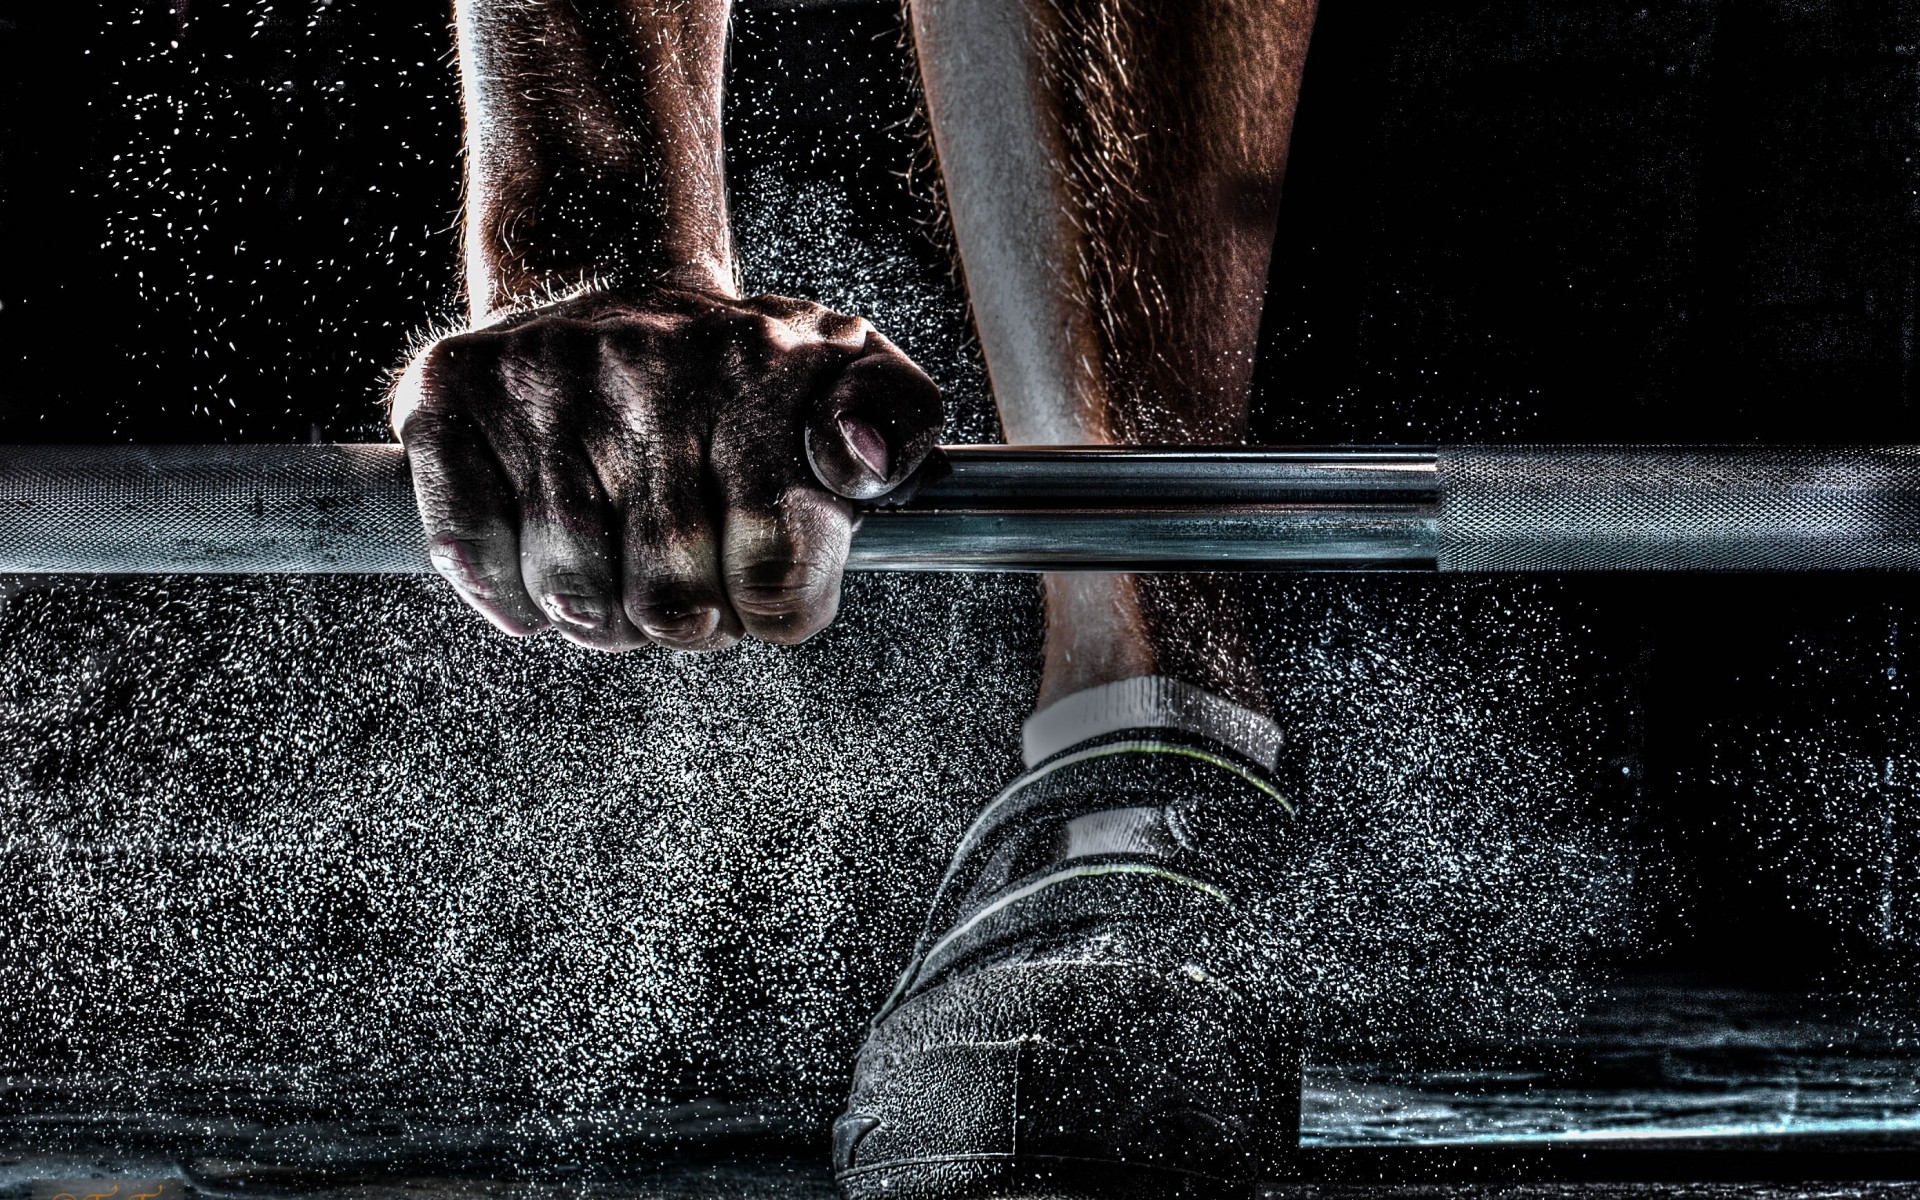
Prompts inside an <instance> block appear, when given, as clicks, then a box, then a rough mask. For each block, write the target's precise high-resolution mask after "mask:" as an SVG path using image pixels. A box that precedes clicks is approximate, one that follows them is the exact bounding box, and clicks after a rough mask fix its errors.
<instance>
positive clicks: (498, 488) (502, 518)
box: [403, 407, 547, 637]
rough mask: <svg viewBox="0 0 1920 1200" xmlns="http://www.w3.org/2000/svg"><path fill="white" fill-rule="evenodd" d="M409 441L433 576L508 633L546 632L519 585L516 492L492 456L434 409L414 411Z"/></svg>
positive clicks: (407, 430)
mask: <svg viewBox="0 0 1920 1200" xmlns="http://www.w3.org/2000/svg"><path fill="white" fill-rule="evenodd" d="M403 435H404V437H405V441H406V447H407V461H408V463H409V464H410V465H411V467H412V470H413V491H414V497H415V499H416V500H417V502H418V503H419V506H420V521H421V524H422V526H423V527H424V528H425V529H426V534H427V555H428V558H429V559H430V560H431V561H432V563H433V566H434V569H435V570H437V571H438V572H440V574H441V575H442V576H443V577H444V578H445V579H446V580H447V582H449V583H451V584H452V585H453V587H454V590H455V591H456V592H458V593H459V595H460V598H461V599H463V600H465V601H466V602H467V604H468V605H470V606H471V607H472V608H473V609H474V610H475V611H477V612H479V613H480V614H481V615H482V616H484V617H486V618H487V620H489V621H491V622H493V624H494V626H495V627H496V628H498V629H500V630H501V631H502V632H504V633H509V634H512V635H513V636H515V637H524V636H525V635H527V634H530V633H533V632H536V631H537V630H540V629H543V628H545V627H546V624H547V619H546V616H545V614H543V613H542V612H541V611H540V609H539V607H538V606H536V605H535V604H534V602H533V599H532V597H531V596H529V595H528V594H527V589H526V586H525V584H524V583H523V582H522V581H521V578H520V538H519V531H518V528H517V524H518V523H517V521H516V520H515V519H514V506H513V500H512V496H513V493H512V489H511V488H510V487H509V486H508V484H507V481H506V478H505V476H504V475H503V474H502V472H501V470H500V464H499V463H498V462H497V461H496V460H495V458H494V456H493V454H492V452H491V451H490V450H488V449H487V448H486V446H485V445H484V444H482V443H481V441H480V440H479V438H478V437H476V436H474V435H472V434H471V432H470V431H468V430H466V429H463V428H459V427H457V426H456V423H455V422H453V421H451V420H448V419H446V418H444V417H441V416H440V415H438V414H437V413H434V412H432V411H431V410H430V409H427V408H420V407H416V408H415V409H414V410H413V412H412V413H411V414H410V415H409V416H408V418H407V420H406V422H405V426H404V430H403Z"/></svg>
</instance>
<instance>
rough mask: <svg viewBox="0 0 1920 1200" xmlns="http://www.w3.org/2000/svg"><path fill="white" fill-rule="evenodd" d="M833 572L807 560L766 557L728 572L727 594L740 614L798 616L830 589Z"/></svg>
mask: <svg viewBox="0 0 1920 1200" xmlns="http://www.w3.org/2000/svg"><path fill="white" fill-rule="evenodd" d="M833 579H834V576H833V572H832V571H831V569H830V568H828V567H827V566H826V565H825V564H822V563H817V562H813V561H809V560H807V559H766V560H762V561H760V562H754V563H749V564H746V565H743V566H741V567H737V568H735V569H734V570H732V571H730V572H728V576H727V594H728V595H729V596H730V597H732V599H733V606H734V608H735V609H737V610H739V612H740V613H741V615H742V616H746V615H748V614H751V615H753V616H756V617H790V616H798V615H801V614H803V613H806V612H808V611H809V610H811V609H812V608H814V607H816V606H817V605H818V604H819V603H820V602H821V600H822V598H823V597H824V596H825V594H826V593H827V592H828V591H829V590H830V589H831V588H832V585H833Z"/></svg>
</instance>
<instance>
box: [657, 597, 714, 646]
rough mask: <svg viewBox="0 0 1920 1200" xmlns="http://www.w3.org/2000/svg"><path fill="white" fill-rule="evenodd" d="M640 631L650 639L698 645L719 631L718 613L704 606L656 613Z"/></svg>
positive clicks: (709, 639) (710, 638)
mask: <svg viewBox="0 0 1920 1200" xmlns="http://www.w3.org/2000/svg"><path fill="white" fill-rule="evenodd" d="M641 631H642V632H643V633H645V634H646V635H647V636H648V637H651V638H659V639H662V640H664V641H670V642H688V643H692V644H695V645H699V644H702V643H705V642H708V641H711V640H712V639H713V635H714V634H716V633H718V632H719V631H720V612H719V610H718V609H714V608H708V607H705V606H701V607H699V608H688V609H681V610H677V611H668V612H658V613H655V614H653V617H652V619H651V620H649V621H647V622H646V623H645V624H643V625H642V626H641Z"/></svg>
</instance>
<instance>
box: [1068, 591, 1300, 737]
mask: <svg viewBox="0 0 1920 1200" xmlns="http://www.w3.org/2000/svg"><path fill="white" fill-rule="evenodd" d="M1044 588H1045V597H1046V613H1047V636H1046V651H1045V655H1044V666H1043V668H1042V671H1041V676H1040V695H1039V699H1038V701H1037V704H1036V707H1037V708H1046V707H1048V706H1049V705H1052V704H1054V703H1057V702H1058V701H1060V700H1062V699H1065V698H1066V697H1068V696H1072V695H1074V694H1076V693H1080V692H1084V691H1087V690H1088V689H1090V688H1097V687H1100V686H1102V685H1105V684H1110V683H1116V682H1119V681H1122V680H1128V679H1137V678H1141V677H1143V676H1162V677H1168V678H1172V679H1177V680H1179V681H1181V682H1182V683H1184V684H1188V685H1190V686H1192V687H1194V688H1199V689H1204V690H1205V691H1208V692H1211V693H1213V694H1214V695H1216V696H1219V697H1221V698H1222V699H1225V700H1227V701H1230V702H1232V703H1233V704H1235V705H1238V706H1239V707H1241V708H1244V709H1247V710H1249V711H1251V712H1255V713H1258V714H1260V715H1262V716H1271V715H1272V711H1273V702H1272V699H1271V697H1270V696H1269V695H1268V693H1267V689H1266V685H1265V682H1264V681H1263V680H1262V679H1261V677H1260V672H1259V668H1258V662H1257V658H1256V655H1255V654H1254V650H1253V641H1252V638H1251V637H1250V636H1249V635H1248V632H1247V621H1246V618H1245V613H1244V609H1243V606H1242V604H1241V600H1240V595H1239V592H1238V590H1237V585H1236V583H1235V581H1233V580H1232V579H1230V578H1228V577H1223V576H1204V575H1153V576H1142V575H1119V574H1113V575H1106V574H1091V573H1089V574H1076V575H1048V576H1046V577H1045V581H1044Z"/></svg>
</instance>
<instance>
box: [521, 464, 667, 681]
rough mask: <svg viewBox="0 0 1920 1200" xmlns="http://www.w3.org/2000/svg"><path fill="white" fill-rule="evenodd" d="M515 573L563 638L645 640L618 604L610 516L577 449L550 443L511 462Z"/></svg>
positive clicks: (600, 646)
mask: <svg viewBox="0 0 1920 1200" xmlns="http://www.w3.org/2000/svg"><path fill="white" fill-rule="evenodd" d="M518 465H519V467H520V470H519V471H518V472H515V474H516V475H517V481H518V490H519V494H520V574H521V577H522V578H523V579H524V580H525V581H526V588H527V591H528V592H529V593H530V594H531V595H532V597H533V599H534V602H535V603H537V604H538V605H539V606H540V608H541V610H542V611H543V612H545V614H546V616H547V619H548V620H549V621H550V622H552V624H553V627H554V628H555V629H557V630H559V631H560V633H561V634H562V635H563V636H564V637H566V639H567V640H568V641H571V642H575V643H577V644H579V645H582V646H588V647H591V648H593V649H595V650H607V651H620V650H632V649H634V648H635V647H637V646H640V645H641V644H642V643H643V641H644V639H642V638H641V636H640V633H639V631H638V630H636V629H635V628H634V627H633V626H632V625H631V624H630V623H629V622H628V621H627V617H626V613H625V612H624V611H623V610H622V608H621V604H620V599H619V597H620V593H619V589H618V580H619V576H620V556H619V550H618V543H617V542H616V541H615V539H614V514H613V509H612V505H611V503H610V502H609V500H608V497H607V495H606V493H605V492H604V491H603V490H602V488H601V485H600V481H599V478H598V476H597V475H596V474H595V471H594V468H593V464H592V463H591V462H590V461H589V460H588V458H587V454H586V451H585V449H584V448H580V447H567V446H566V445H564V444H563V445H561V446H559V447H554V446H549V447H547V448H546V450H545V451H544V452H543V453H541V454H540V455H539V457H538V460H537V461H534V462H529V463H522V464H518Z"/></svg>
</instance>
